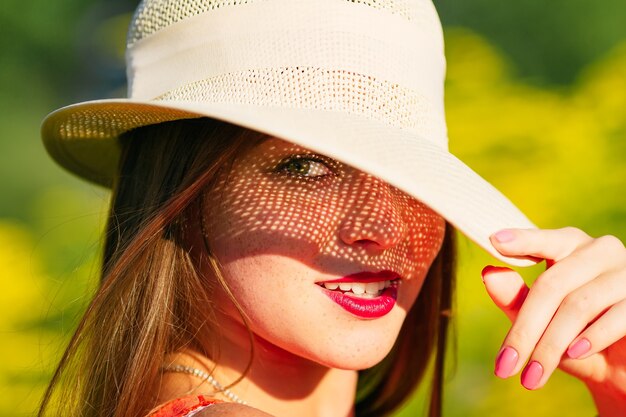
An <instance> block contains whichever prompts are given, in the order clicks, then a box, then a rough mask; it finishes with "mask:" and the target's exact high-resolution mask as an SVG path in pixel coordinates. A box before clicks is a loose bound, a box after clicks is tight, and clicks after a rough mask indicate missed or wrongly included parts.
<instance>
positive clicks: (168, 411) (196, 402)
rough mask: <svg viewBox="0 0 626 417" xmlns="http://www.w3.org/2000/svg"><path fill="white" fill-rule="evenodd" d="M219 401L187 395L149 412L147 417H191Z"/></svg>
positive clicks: (201, 396)
mask: <svg viewBox="0 0 626 417" xmlns="http://www.w3.org/2000/svg"><path fill="white" fill-rule="evenodd" d="M220 402H221V401H220V400H216V399H215V398H211V397H207V396H205V395H188V396H186V397H180V398H175V399H173V400H171V401H168V402H166V403H165V404H163V405H160V406H159V407H158V408H156V409H155V410H153V411H151V412H150V413H149V414H148V416H147V417H191V416H193V415H194V414H196V413H197V412H199V411H200V410H203V409H205V408H207V407H209V406H210V405H213V404H215V403H220Z"/></svg>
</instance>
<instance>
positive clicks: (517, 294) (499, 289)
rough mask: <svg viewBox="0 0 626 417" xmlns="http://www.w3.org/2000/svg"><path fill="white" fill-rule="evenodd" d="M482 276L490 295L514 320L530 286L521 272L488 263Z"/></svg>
mask: <svg viewBox="0 0 626 417" xmlns="http://www.w3.org/2000/svg"><path fill="white" fill-rule="evenodd" d="M482 276H483V282H484V284H485V288H486V289H487V293H488V294H489V297H491V299H492V300H493V302H494V303H495V304H496V305H497V306H498V308H500V310H502V311H503V312H504V314H506V316H507V317H508V318H509V320H511V321H514V320H515V318H516V317H517V313H518V312H519V309H520V308H521V306H522V304H523V303H524V300H525V299H526V295H528V286H527V285H526V283H525V282H524V280H523V279H522V277H521V276H520V274H518V273H517V272H515V271H513V270H512V269H510V268H507V267H503V266H491V265H488V266H486V267H485V268H484V269H483V271H482Z"/></svg>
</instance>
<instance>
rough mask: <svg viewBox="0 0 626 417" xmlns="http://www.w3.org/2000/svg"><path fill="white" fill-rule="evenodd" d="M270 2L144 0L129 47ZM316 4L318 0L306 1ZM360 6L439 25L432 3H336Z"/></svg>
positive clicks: (402, 0)
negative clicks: (200, 19) (202, 17)
mask: <svg viewBox="0 0 626 417" xmlns="http://www.w3.org/2000/svg"><path fill="white" fill-rule="evenodd" d="M265 1H268V0H142V1H141V2H140V3H139V5H138V7H137V9H136V10H135V13H134V16H133V19H132V22H131V24H130V27H129V30H128V36H127V45H128V46H131V45H133V44H134V43H135V42H137V41H139V40H141V39H143V38H145V37H147V36H150V35H151V34H153V33H155V32H158V31H159V30H161V29H164V28H166V27H167V26H169V25H171V24H174V23H177V22H180V21H182V20H184V19H186V18H189V17H192V16H196V15H199V14H202V13H206V12H210V11H212V10H215V9H218V8H224V7H236V6H241V5H245V4H249V3H261V2H265ZM294 1H299V0H294ZM306 1H313V2H314V1H315V0H306ZM337 1H343V2H348V3H354V4H360V5H363V6H367V7H371V8H374V9H377V10H382V11H384V12H386V13H392V14H396V15H399V16H402V17H404V18H406V19H407V20H410V21H413V22H419V21H422V23H423V22H424V19H428V20H430V22H429V23H430V24H434V25H435V26H437V25H439V21H438V19H437V16H436V15H433V14H432V13H424V10H423V9H424V7H429V6H430V4H429V3H430V0H426V1H421V0H337Z"/></svg>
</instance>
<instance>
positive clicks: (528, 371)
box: [522, 361, 543, 389]
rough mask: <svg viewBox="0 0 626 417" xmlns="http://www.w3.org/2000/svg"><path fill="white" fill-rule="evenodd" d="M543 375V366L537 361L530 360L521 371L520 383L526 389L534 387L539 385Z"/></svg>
mask: <svg viewBox="0 0 626 417" xmlns="http://www.w3.org/2000/svg"><path fill="white" fill-rule="evenodd" d="M542 375H543V366H541V364H540V363H539V362H537V361H532V362H531V363H529V364H528V365H526V368H525V369H524V371H523V372H522V385H523V386H524V388H526V389H534V388H535V387H537V385H539V381H540V380H541V376H542Z"/></svg>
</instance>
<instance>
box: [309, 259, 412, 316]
mask: <svg viewBox="0 0 626 417" xmlns="http://www.w3.org/2000/svg"><path fill="white" fill-rule="evenodd" d="M399 278H400V275H399V274H398V273H396V272H394V271H390V270H384V271H380V272H359V273H357V274H351V275H348V276H345V277H343V278H339V279H336V280H328V281H324V282H318V283H317V284H318V285H320V287H321V288H322V291H323V292H324V294H326V295H327V296H328V297H329V298H330V299H331V300H333V301H334V302H335V303H337V304H338V305H339V306H340V307H342V308H343V309H344V310H346V311H348V312H349V313H352V314H354V315H355V316H358V317H360V318H366V319H374V318H379V317H382V316H384V315H386V314H388V313H389V312H390V311H391V310H392V309H393V306H394V305H395V304H396V299H397V297H398V283H399V281H400V280H399ZM375 283H377V284H378V286H377V285H376V284H375Z"/></svg>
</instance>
